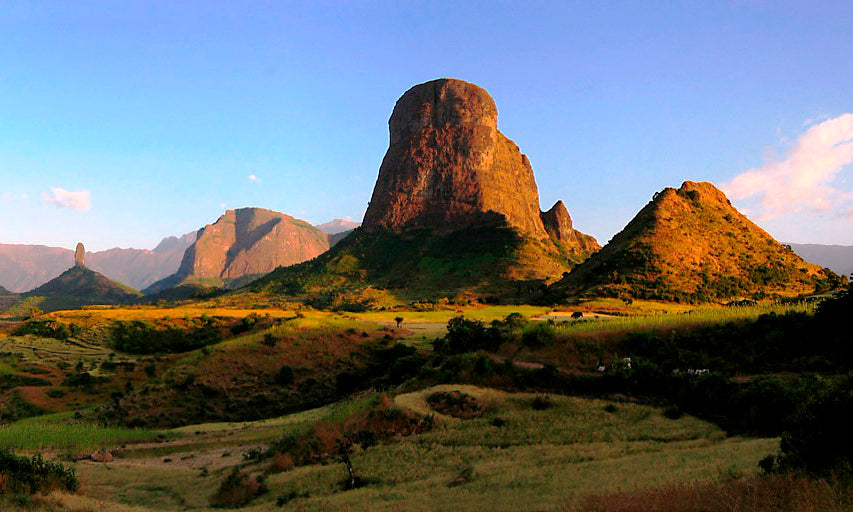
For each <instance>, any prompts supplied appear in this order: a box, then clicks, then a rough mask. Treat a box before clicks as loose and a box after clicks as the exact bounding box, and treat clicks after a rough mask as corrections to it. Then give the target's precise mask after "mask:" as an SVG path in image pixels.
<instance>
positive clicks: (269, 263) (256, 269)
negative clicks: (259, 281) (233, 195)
mask: <svg viewBox="0 0 853 512" xmlns="http://www.w3.org/2000/svg"><path fill="white" fill-rule="evenodd" d="M328 249H329V240H328V237H327V236H326V235H325V234H323V233H321V232H320V231H318V230H317V229H315V228H314V227H313V226H311V225H310V224H308V223H307V222H305V221H302V220H299V219H295V218H293V217H291V216H290V215H285V214H283V213H279V212H274V211H271V210H265V209H263V208H239V209H237V210H227V211H226V212H225V213H224V214H223V215H222V216H220V217H219V219H218V220H217V221H216V222H214V223H213V224H208V225H207V226H205V227H203V228H201V229H200V230H199V231H198V234H197V236H196V241H195V242H194V243H193V244H192V245H190V246H189V247H188V248H187V250H186V251H185V252H184V257H183V259H182V260H181V265H180V267H179V268H178V271H177V272H176V273H175V274H173V275H171V276H169V277H167V278H165V279H163V280H161V281H158V282H156V283H154V284H153V285H151V286H150V287H149V288H147V289H146V290H145V292H146V293H156V292H158V291H161V290H163V289H166V288H169V287H172V286H176V285H178V284H179V283H181V282H182V281H183V280H185V279H187V278H190V277H192V278H200V279H213V280H218V279H239V278H242V277H246V276H254V275H260V274H266V273H268V272H271V271H272V270H274V269H275V268H276V267H279V266H288V265H294V264H296V263H301V262H303V261H305V260H310V259H311V258H314V257H316V256H318V255H319V254H322V253H323V252H325V251H327V250H328Z"/></svg>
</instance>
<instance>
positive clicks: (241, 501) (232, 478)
mask: <svg viewBox="0 0 853 512" xmlns="http://www.w3.org/2000/svg"><path fill="white" fill-rule="evenodd" d="M267 491H269V489H268V488H267V486H266V483H265V482H264V478H263V476H262V475H258V476H256V477H255V478H252V477H250V476H249V475H246V474H244V473H242V472H241V471H240V469H239V468H234V470H233V471H232V472H231V473H229V474H228V476H227V477H226V478H225V480H223V481H222V484H220V486H219V489H218V490H217V491H216V494H214V495H213V497H212V498H211V499H210V504H211V505H213V506H214V507H225V508H239V507H245V506H246V505H248V504H249V503H251V501H252V500H254V499H255V498H257V497H258V496H260V495H261V494H264V493H266V492H267Z"/></svg>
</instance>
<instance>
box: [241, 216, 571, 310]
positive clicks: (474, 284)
mask: <svg viewBox="0 0 853 512" xmlns="http://www.w3.org/2000/svg"><path fill="white" fill-rule="evenodd" d="M528 257H530V258H533V259H536V258H538V259H539V265H538V268H539V269H542V268H544V267H547V270H550V271H551V275H559V274H561V273H562V272H563V271H564V270H565V269H566V268H569V267H571V265H573V264H574V263H576V262H572V261H569V260H568V259H567V257H566V256H565V255H562V254H560V253H559V251H557V249H556V247H551V249H550V252H549V250H548V249H547V248H545V247H539V245H537V244H536V243H534V242H531V241H525V240H523V239H522V238H521V237H520V236H519V235H518V234H517V232H516V231H515V230H513V229H511V228H508V227H506V226H503V225H497V226H473V227H467V228H464V229H462V230H459V231H454V232H452V233H446V234H445V233H433V232H431V231H425V230H421V231H411V232H406V233H404V234H395V233H391V232H377V233H367V232H365V231H363V230H361V229H357V230H355V232H354V233H353V234H351V235H350V236H348V237H347V238H346V239H344V240H342V241H341V242H340V243H338V244H337V245H335V246H334V247H333V248H332V249H331V250H329V251H328V252H326V253H324V254H322V255H320V256H319V257H317V258H315V259H313V260H311V261H308V262H305V263H302V264H299V265H294V266H292V267H286V268H279V269H277V270H275V271H273V272H272V273H271V274H269V275H267V276H265V277H263V278H261V279H259V280H257V281H255V282H254V283H252V284H251V285H250V286H249V288H248V290H249V291H252V292H264V293H268V294H269V293H271V294H283V295H285V296H293V297H297V296H298V297H307V299H306V303H307V304H309V305H311V306H313V307H315V308H318V309H331V310H333V311H354V312H358V311H366V310H371V309H379V308H380V307H386V306H393V305H398V304H399V303H400V301H407V302H408V301H411V300H415V299H422V298H429V299H437V298H455V297H457V296H458V295H460V294H463V293H473V294H475V295H476V296H480V297H483V298H484V300H487V301H488V300H497V298H498V297H501V300H506V301H509V302H523V301H525V300H527V301H529V300H530V298H531V297H532V296H534V295H536V294H541V285H542V284H543V283H544V278H545V277H547V275H545V274H541V272H540V274H535V272H534V273H530V275H519V276H515V277H513V276H512V275H511V274H513V272H514V270H513V269H514V268H515V267H518V266H519V265H520V263H519V262H521V261H523V260H524V259H525V258H528ZM549 262H550V263H549ZM549 265H550V266H549ZM521 273H522V274H524V272H521ZM534 274H535V275H534ZM377 288H380V289H382V290H387V291H388V292H379V291H378V290H376V289H377ZM389 293H390V296H389V295H388V294H389Z"/></svg>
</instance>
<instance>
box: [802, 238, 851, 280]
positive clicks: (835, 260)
mask: <svg viewBox="0 0 853 512" xmlns="http://www.w3.org/2000/svg"><path fill="white" fill-rule="evenodd" d="M788 245H790V246H791V249H793V250H794V252H795V253H797V255H798V256H799V257H800V258H802V259H804V260H806V261H808V262H809V263H813V264H815V265H819V266H821V267H827V268H829V269H831V270H832V271H833V272H835V273H836V274H839V275H844V276H848V277H849V276H850V274H853V246H850V245H821V244H788Z"/></svg>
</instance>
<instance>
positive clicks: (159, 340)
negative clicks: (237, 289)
mask: <svg viewBox="0 0 853 512" xmlns="http://www.w3.org/2000/svg"><path fill="white" fill-rule="evenodd" d="M111 338H112V341H111V343H112V346H113V348H115V349H116V350H119V351H121V352H127V353H130V354H157V353H179V352H188V351H190V350H195V349H198V348H201V347H204V346H206V345H211V344H213V343H218V342H220V341H221V340H222V333H221V332H220V331H219V326H218V322H217V320H216V319H214V318H209V317H206V316H202V317H200V318H199V319H198V325H197V326H195V327H193V328H191V329H188V330H184V329H179V328H177V327H157V326H155V325H152V324H149V323H146V322H142V321H139V320H137V321H133V322H115V323H114V324H113V326H112V332H111Z"/></svg>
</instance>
